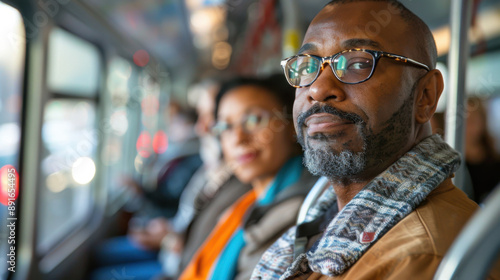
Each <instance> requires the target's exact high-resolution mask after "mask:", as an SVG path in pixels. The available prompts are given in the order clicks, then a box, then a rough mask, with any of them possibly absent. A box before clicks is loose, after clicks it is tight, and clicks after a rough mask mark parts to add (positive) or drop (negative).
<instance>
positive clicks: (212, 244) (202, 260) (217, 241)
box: [179, 190, 257, 280]
mask: <svg viewBox="0 0 500 280" xmlns="http://www.w3.org/2000/svg"><path fill="white" fill-rule="evenodd" d="M256 199H257V196H256V194H255V192H254V191H253V190H250V191H248V192H247V193H246V194H245V195H243V196H242V197H241V198H240V199H238V201H236V202H235V203H234V204H233V205H232V206H231V208H229V209H228V210H227V211H226V212H225V214H224V215H223V217H222V218H221V219H220V221H219V222H218V223H217V225H216V226H215V228H214V229H213V230H212V232H211V233H210V235H209V236H208V238H207V239H206V240H205V242H204V243H203V245H202V246H201V247H200V248H199V249H198V251H197V252H196V254H195V255H194V257H193V259H192V260H191V262H190V263H189V264H188V266H187V267H186V269H184V272H182V274H181V276H180V277H179V280H205V279H207V278H208V276H209V273H210V270H211V269H212V265H213V264H214V263H215V261H216V260H217V258H218V257H219V255H220V253H221V252H222V250H224V247H226V244H227V242H229V240H230V239H231V236H233V234H234V232H235V231H236V230H237V229H238V227H239V226H240V225H241V223H242V221H243V217H244V216H245V213H246V212H247V210H248V208H250V206H252V205H253V204H254V202H255V200H256Z"/></svg>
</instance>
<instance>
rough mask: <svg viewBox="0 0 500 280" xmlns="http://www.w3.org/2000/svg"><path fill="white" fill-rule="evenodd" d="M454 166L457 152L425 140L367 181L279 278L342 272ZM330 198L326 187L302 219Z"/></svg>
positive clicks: (434, 139)
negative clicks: (309, 247)
mask: <svg viewBox="0 0 500 280" xmlns="http://www.w3.org/2000/svg"><path fill="white" fill-rule="evenodd" d="M459 165H460V156H459V154H458V153H457V152H456V151H455V150H453V149H452V148H451V147H450V146H448V145H447V144H446V143H445V142H444V141H443V140H442V139H441V137H440V136H438V135H432V136H430V137H428V138H426V139H424V140H423V141H421V142H420V143H419V144H417V145H416V146H415V147H414V148H413V149H412V150H410V151H409V152H407V153H406V154H405V155H404V156H402V157H401V158H399V159H398V160H397V161H396V162H395V163H394V164H392V165H391V166H390V167H389V168H388V169H387V170H385V171H384V172H382V173H381V174H380V175H379V176H377V177H375V179H373V180H372V181H371V182H370V183H368V184H367V185H366V186H365V187H364V188H363V190H362V191H361V192H359V193H358V194H357V195H356V196H355V197H354V198H353V199H352V200H351V201H350V202H349V203H348V204H347V205H346V206H345V207H344V208H343V209H342V210H341V211H340V212H339V213H338V214H337V216H336V217H335V218H334V219H333V220H332V221H331V222H330V224H329V225H328V227H327V229H326V230H325V232H324V234H323V236H322V238H321V239H320V241H319V243H318V244H317V246H314V247H313V248H312V249H311V250H310V251H308V252H306V253H303V254H301V255H299V257H298V258H297V259H296V260H295V261H294V262H293V263H292V264H291V266H290V267H288V269H287V270H286V272H285V274H284V275H282V277H281V279H286V278H288V277H292V276H296V275H301V274H302V273H305V272H307V271H311V270H312V271H315V272H318V273H321V274H323V275H327V276H335V275H340V274H342V273H344V272H345V271H346V270H347V269H348V268H349V267H351V266H352V265H353V264H354V263H355V262H356V261H357V260H358V259H359V258H360V257H361V256H362V255H363V253H364V252H366V251H367V250H368V248H369V247H370V246H371V245H372V244H373V243H375V242H377V240H378V239H380V238H381V237H382V236H383V235H384V234H385V233H386V232H387V231H389V230H390V229H391V228H392V227H393V226H394V225H396V224H397V223H398V222H399V221H401V220H402V219H403V218H404V217H406V216H407V215H408V214H410V213H411V212H412V211H413V210H414V209H415V208H416V207H417V206H418V205H419V204H420V203H421V202H422V201H423V200H424V199H425V198H426V197H427V195H428V194H429V193H430V192H431V191H432V190H434V189H435V188H436V187H437V186H438V185H439V184H441V183H442V182H443V181H444V180H445V179H447V178H449V177H450V176H451V175H452V174H453V172H455V170H456V169H457V168H458V166H459ZM334 200H335V195H334V193H333V189H332V188H329V189H328V190H327V191H326V192H325V194H323V196H322V198H320V199H319V200H318V203H317V204H316V206H315V207H313V208H312V209H311V210H310V211H309V213H308V215H309V216H308V217H307V220H312V219H314V218H315V217H318V216H319V215H321V214H322V213H323V212H324V210H325V209H327V208H328V207H329V205H332V204H333V202H334Z"/></svg>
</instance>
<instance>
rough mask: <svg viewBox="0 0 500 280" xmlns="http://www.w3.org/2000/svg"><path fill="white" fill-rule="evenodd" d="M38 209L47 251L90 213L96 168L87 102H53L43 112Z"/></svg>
mask: <svg viewBox="0 0 500 280" xmlns="http://www.w3.org/2000/svg"><path fill="white" fill-rule="evenodd" d="M44 112H45V113H44V124H43V127H42V143H43V149H44V155H43V161H42V166H41V169H42V176H43V178H45V179H44V180H43V182H44V185H45V187H43V188H42V190H41V203H40V205H41V207H40V209H39V213H40V214H39V217H40V223H39V225H40V228H39V232H38V234H39V236H38V237H39V241H40V244H39V246H40V249H42V250H45V249H48V248H49V247H50V246H51V245H52V244H53V243H54V242H56V241H57V240H58V239H59V238H60V237H61V236H62V235H63V234H66V233H67V232H68V231H69V230H70V229H71V228H72V227H74V226H75V225H76V224H77V223H79V222H81V221H82V220H83V219H84V218H85V217H86V216H87V215H88V214H89V213H90V211H91V206H92V199H91V198H92V196H91V195H92V190H91V185H92V183H93V179H94V176H95V172H96V168H95V163H94V158H95V154H96V149H97V142H98V139H97V134H96V131H95V123H96V119H95V117H96V108H95V104H94V103H92V102H89V101H80V100H74V99H54V100H52V101H50V102H48V103H47V104H46V106H45V111H44Z"/></svg>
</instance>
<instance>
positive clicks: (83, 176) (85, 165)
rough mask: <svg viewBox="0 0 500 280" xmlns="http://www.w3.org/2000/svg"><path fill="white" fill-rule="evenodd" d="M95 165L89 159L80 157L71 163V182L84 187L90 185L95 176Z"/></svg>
mask: <svg viewBox="0 0 500 280" xmlns="http://www.w3.org/2000/svg"><path fill="white" fill-rule="evenodd" d="M95 171H96V168H95V163H94V161H93V160H92V159H91V158H89V157H81V158H79V159H77V160H76V161H75V163H73V168H72V169H71V175H72V176H73V180H75V182H77V183H78V184H80V185H85V184H88V183H90V181H92V179H94V176H95Z"/></svg>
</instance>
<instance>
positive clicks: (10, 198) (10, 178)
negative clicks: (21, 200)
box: [0, 164, 19, 206]
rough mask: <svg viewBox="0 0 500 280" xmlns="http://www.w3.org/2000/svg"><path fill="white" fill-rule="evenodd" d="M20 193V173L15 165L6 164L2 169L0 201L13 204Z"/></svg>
mask: <svg viewBox="0 0 500 280" xmlns="http://www.w3.org/2000/svg"><path fill="white" fill-rule="evenodd" d="M18 195H19V174H18V173H17V170H16V169H15V168H14V166H12V165H10V164H9V165H5V166H3V167H2V168H1V169H0V203H2V204H3V205H6V206H11V205H12V203H14V202H15V201H16V199H17V196H18ZM9 202H10V203H9ZM9 204H11V205H9Z"/></svg>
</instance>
